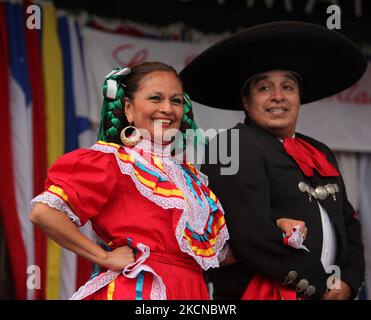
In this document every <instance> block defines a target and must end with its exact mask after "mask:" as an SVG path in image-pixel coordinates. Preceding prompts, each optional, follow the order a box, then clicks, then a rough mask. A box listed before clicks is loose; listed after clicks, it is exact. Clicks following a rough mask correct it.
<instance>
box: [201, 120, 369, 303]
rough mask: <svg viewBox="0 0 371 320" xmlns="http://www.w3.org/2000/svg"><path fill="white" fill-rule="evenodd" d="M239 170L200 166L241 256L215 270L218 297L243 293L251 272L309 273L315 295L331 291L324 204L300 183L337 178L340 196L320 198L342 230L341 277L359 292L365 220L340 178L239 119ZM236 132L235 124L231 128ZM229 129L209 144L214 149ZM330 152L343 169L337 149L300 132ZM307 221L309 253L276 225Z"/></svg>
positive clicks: (339, 234)
mask: <svg viewBox="0 0 371 320" xmlns="http://www.w3.org/2000/svg"><path fill="white" fill-rule="evenodd" d="M233 129H238V130H239V171H238V173H237V174H235V175H220V168H222V167H223V165H222V164H221V163H219V162H218V163H217V164H209V163H208V162H206V164H205V165H203V166H202V167H201V171H202V172H204V173H205V174H207V175H208V176H209V186H210V188H211V190H213V192H214V193H215V194H216V195H217V197H219V200H220V201H221V204H222V206H223V208H224V210H225V218H226V222H227V226H228V230H229V232H230V245H231V248H232V250H233V252H234V254H235V256H236V258H237V260H238V261H239V262H238V263H237V264H236V265H232V266H227V267H221V268H219V269H214V270H212V271H211V273H210V277H211V280H212V282H213V284H214V292H215V297H216V298H218V297H222V298H225V297H227V296H229V294H230V293H233V296H234V297H236V296H238V295H239V296H240V295H241V294H242V292H243V290H244V289H245V288H246V284H247V283H248V281H249V279H250V277H251V276H252V275H253V274H254V273H255V272H257V273H260V274H263V275H266V276H269V277H272V278H274V279H277V280H278V281H280V282H284V280H285V278H286V276H287V274H288V273H289V272H290V271H293V270H294V271H296V272H297V273H298V277H297V279H296V281H295V282H294V283H293V284H292V285H293V286H295V285H296V284H297V283H298V282H299V281H300V280H301V279H307V280H308V281H309V284H310V285H314V286H315V287H316V292H315V294H314V295H313V298H317V299H318V298H320V297H322V295H323V294H324V292H325V290H326V281H327V278H328V277H329V276H330V274H326V272H325V270H324V268H323V266H322V263H321V261H320V257H321V251H322V222H321V216H320V211H319V207H318V204H317V202H316V201H315V200H312V201H309V197H308V194H307V193H303V192H301V191H300V190H299V188H298V184H299V182H300V181H303V182H306V183H308V184H310V185H311V186H312V187H316V186H318V185H325V184H327V183H336V184H338V185H339V187H340V192H339V194H337V197H336V201H334V200H333V198H332V197H331V196H329V197H327V199H325V200H323V201H322V200H319V201H320V203H321V205H322V206H323V207H324V208H325V209H326V210H327V212H328V215H329V217H330V219H331V221H332V223H333V224H334V227H335V232H336V236H337V244H338V247H337V257H336V262H335V264H336V265H338V266H339V267H340V268H341V279H342V280H343V281H345V282H346V283H348V284H349V285H350V287H351V288H352V290H353V296H355V295H356V294H357V292H358V289H359V287H360V286H361V284H362V282H363V279H364V260H363V246H362V243H361V230H360V224H359V222H358V221H357V220H356V219H354V218H353V214H354V210H353V208H352V206H351V205H350V203H349V202H348V200H347V196H346V192H345V187H344V183H343V180H342V178H341V176H339V177H320V176H319V175H318V174H315V175H314V177H312V178H308V177H305V176H304V174H303V173H302V172H301V171H300V169H299V167H298V166H297V165H296V163H295V162H294V160H292V159H291V158H290V157H289V156H288V155H286V153H285V151H284V148H283V146H282V143H281V142H280V141H279V140H278V139H277V138H276V137H274V136H271V135H270V134H268V133H267V132H265V131H264V130H262V129H260V128H259V127H257V126H255V125H254V124H251V123H248V122H247V124H239V125H237V126H236V127H235V128H233ZM230 130H231V129H230ZM230 130H227V131H224V132H223V133H221V134H220V135H219V136H218V137H217V138H215V139H213V140H212V141H211V142H210V148H215V147H216V145H217V143H218V139H219V138H220V137H221V136H222V135H225V134H227V135H228V134H229V131H230ZM296 135H297V136H298V137H300V138H302V139H305V140H306V141H307V142H309V143H311V144H312V145H313V146H314V147H316V148H317V149H319V150H321V151H322V152H324V153H325V154H326V155H327V158H328V160H329V161H330V162H331V163H332V164H333V165H334V166H335V167H336V168H338V166H337V163H336V160H335V158H334V156H333V155H332V153H331V151H330V150H329V149H328V148H327V147H326V146H325V145H324V144H322V143H320V142H318V141H315V140H313V139H311V138H309V137H306V136H304V135H301V134H299V133H297V134H296ZM283 217H285V218H292V219H295V220H303V221H304V222H305V223H306V226H307V228H308V237H307V240H306V241H305V245H306V246H307V247H308V248H309V250H310V253H307V252H306V251H304V250H297V249H293V248H291V247H289V246H286V245H284V244H283V242H282V232H281V231H280V229H279V228H278V227H277V226H276V220H277V219H279V218H283Z"/></svg>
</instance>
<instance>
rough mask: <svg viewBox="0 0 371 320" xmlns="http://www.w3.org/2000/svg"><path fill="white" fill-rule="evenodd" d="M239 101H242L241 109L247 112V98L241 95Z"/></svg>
mask: <svg viewBox="0 0 371 320" xmlns="http://www.w3.org/2000/svg"><path fill="white" fill-rule="evenodd" d="M241 99H242V105H243V108H244V109H245V111H249V110H248V102H249V98H248V97H246V96H245V95H241Z"/></svg>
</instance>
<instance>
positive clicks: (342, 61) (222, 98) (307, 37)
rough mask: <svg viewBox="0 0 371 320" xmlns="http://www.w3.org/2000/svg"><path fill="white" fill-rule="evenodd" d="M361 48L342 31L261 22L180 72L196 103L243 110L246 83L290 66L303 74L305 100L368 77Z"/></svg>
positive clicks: (314, 26) (329, 92)
mask: <svg viewBox="0 0 371 320" xmlns="http://www.w3.org/2000/svg"><path fill="white" fill-rule="evenodd" d="M366 68H367V60H366V58H365V56H364V55H363V53H362V51H361V50H360V49H359V47H358V46H357V45H355V44H354V43H353V42H352V41H350V40H349V39H348V38H346V37H344V36H343V35H341V34H340V33H339V32H338V31H334V30H329V29H327V28H325V27H322V26H319V25H315V24H311V23H304V22H297V21H280V22H272V23H267V24H262V25H257V26H254V27H251V28H248V29H245V30H243V31H241V32H239V33H236V34H234V35H232V36H229V37H228V38H226V39H224V40H222V41H220V42H218V43H216V44H215V45H213V46H211V47H210V48H208V49H206V50H205V51H204V52H202V53H201V54H200V55H198V56H197V57H196V58H195V59H194V60H192V61H191V62H190V63H189V64H188V65H187V66H186V67H185V68H184V69H183V70H182V71H181V72H180V76H181V78H182V81H183V85H184V90H185V92H187V93H188V94H189V95H190V97H191V99H192V100H193V101H196V102H199V103H201V104H204V105H207V106H211V107H215V108H222V109H230V110H241V109H242V102H241V93H240V92H241V88H242V86H243V85H244V84H245V82H246V81H247V80H248V79H250V78H251V77H253V76H254V75H257V74H259V73H262V72H266V71H269V70H290V71H294V72H296V73H298V74H299V75H300V76H301V77H302V81H303V82H302V92H301V103H302V104H305V103H309V102H313V101H316V100H319V99H322V98H326V97H329V96H332V95H334V94H336V93H338V92H341V91H343V90H345V89H347V88H349V87H350V86H352V85H353V84H354V83H356V82H357V81H358V80H359V79H360V78H361V77H362V75H363V73H364V72H365V70H366Z"/></svg>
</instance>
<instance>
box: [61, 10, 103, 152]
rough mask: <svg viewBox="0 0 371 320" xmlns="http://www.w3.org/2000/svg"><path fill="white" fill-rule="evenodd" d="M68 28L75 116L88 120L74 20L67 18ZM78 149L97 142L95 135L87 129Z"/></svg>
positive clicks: (87, 105)
mask: <svg viewBox="0 0 371 320" xmlns="http://www.w3.org/2000/svg"><path fill="white" fill-rule="evenodd" d="M68 28H69V31H70V41H71V43H70V46H71V64H72V78H73V96H74V101H75V112H76V116H78V117H84V118H87V119H89V103H88V92H87V86H86V78H85V73H84V68H83V63H82V54H81V51H80V46H79V41H78V36H77V32H76V29H75V25H74V18H71V17H68ZM78 139H79V147H80V148H89V147H90V146H91V145H92V144H94V142H95V141H96V140H97V135H96V133H95V132H94V131H93V130H91V129H89V130H86V131H84V132H82V133H81V134H80V135H79V138H78Z"/></svg>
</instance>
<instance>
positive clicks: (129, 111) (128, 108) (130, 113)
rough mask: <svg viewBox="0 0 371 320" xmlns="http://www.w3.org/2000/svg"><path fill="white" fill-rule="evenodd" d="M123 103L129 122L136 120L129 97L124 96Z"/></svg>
mask: <svg viewBox="0 0 371 320" xmlns="http://www.w3.org/2000/svg"><path fill="white" fill-rule="evenodd" d="M123 103H124V112H125V116H126V119H127V120H128V122H129V123H132V122H134V110H133V105H132V103H131V102H130V100H129V99H128V98H124V100H123Z"/></svg>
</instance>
